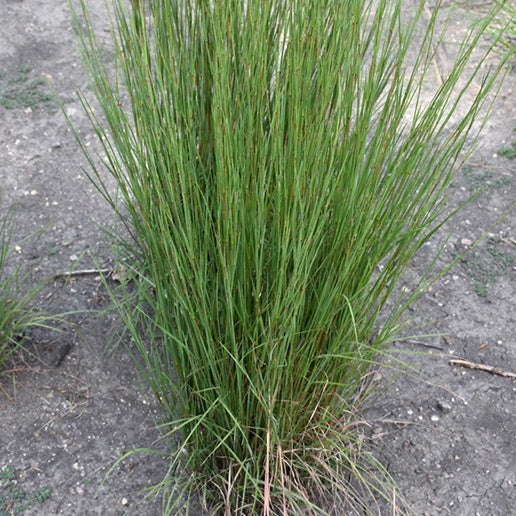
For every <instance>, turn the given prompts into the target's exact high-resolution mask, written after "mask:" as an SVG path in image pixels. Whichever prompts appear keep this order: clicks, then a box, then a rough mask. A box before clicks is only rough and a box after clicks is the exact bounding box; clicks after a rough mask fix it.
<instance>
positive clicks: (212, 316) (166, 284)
mask: <svg viewBox="0 0 516 516" xmlns="http://www.w3.org/2000/svg"><path fill="white" fill-rule="evenodd" d="M80 5H81V8H80V9H79V10H77V11H76V14H75V16H76V23H77V24H79V25H80V26H81V27H80V29H81V30H78V31H77V32H78V34H79V37H80V42H81V48H82V53H83V57H84V63H85V67H86V69H87V71H88V72H89V75H90V77H91V79H92V83H93V86H94V93H95V97H96V102H97V103H98V106H99V107H100V111H99V110H98V108H97V109H94V108H93V106H92V104H90V101H89V99H88V97H87V96H85V95H81V101H82V103H83V106H84V109H85V110H86V112H87V113H88V115H89V117H90V120H91V123H92V126H93V127H94V129H95V131H96V133H97V135H98V137H99V141H100V142H101V145H102V146H103V152H104V153H105V156H106V157H105V159H104V161H103V163H100V164H99V162H98V161H97V159H96V156H94V155H92V154H91V153H89V152H88V149H87V148H86V146H85V145H84V144H82V143H81V141H80V139H78V141H79V143H80V144H81V145H82V148H83V150H84V151H85V153H86V156H87V157H88V159H89V161H90V165H91V167H92V168H91V171H90V172H88V174H89V176H90V178H91V179H92V181H93V182H94V184H95V185H96V186H97V188H98V189H99V191H100V192H101V193H102V194H103V195H104V196H105V197H106V199H107V200H108V202H109V203H110V204H111V205H112V206H113V208H114V210H115V212H116V213H117V215H118V216H119V217H120V219H121V220H122V221H123V222H124V223H125V225H126V228H127V231H128V235H129V236H128V238H127V239H126V240H125V241H124V245H125V248H126V251H127V256H128V257H129V258H130V260H129V261H128V262H127V264H126V268H127V271H128V274H127V278H129V277H132V278H134V279H135V280H136V284H137V291H136V292H134V291H132V292H131V291H130V290H129V287H128V286H127V288H126V290H125V291H124V292H125V294H124V295H123V296H122V300H121V301H119V302H118V307H119V311H120V313H121V315H122V318H123V322H124V324H125V325H126V327H127V329H128V331H129V332H130V333H131V336H132V337H133V339H134V341H135V342H136V346H137V349H138V350H139V357H138V363H139V365H140V367H141V373H142V376H143V378H144V379H145V381H146V382H147V383H148V385H149V386H150V388H151V389H152V390H153V392H154V394H155V396H156V398H157V399H158V400H159V403H160V404H161V407H162V409H163V421H164V422H163V425H162V430H163V432H164V433H165V434H166V435H167V436H169V437H170V441H171V442H175V441H176V438H177V442H178V443H179V444H178V446H177V449H176V450H175V451H173V452H172V456H171V459H170V469H169V471H168V473H167V475H166V478H165V479H164V481H163V483H162V485H161V486H159V487H160V488H162V489H163V490H164V491H165V493H166V496H165V502H164V513H165V514H176V513H177V512H178V511H186V512H188V511H190V512H193V513H196V514H197V513H199V512H196V511H198V506H196V505H195V504H196V503H198V504H200V507H201V508H202V509H203V510H206V511H209V512H211V513H221V514H222V513H224V514H260V513H262V514H264V515H269V514H285V515H286V514H318V513H327V512H331V510H332V506H333V504H336V503H338V504H339V505H338V509H337V511H338V512H340V513H341V514H342V513H352V508H354V510H357V511H358V512H360V513H378V512H379V509H378V507H376V505H375V502H374V501H373V500H374V499H375V498H376V499H378V500H379V501H378V503H379V504H381V503H390V504H391V505H393V506H394V507H393V509H392V510H393V511H397V510H401V508H400V506H401V504H398V502H399V500H400V497H399V495H396V496H393V495H392V493H393V487H392V483H391V481H390V478H389V475H388V473H387V472H386V471H385V470H384V469H383V468H382V467H381V465H379V464H378V463H377V461H375V459H374V457H373V456H372V455H371V453H370V452H369V451H368V450H367V446H366V443H365V440H364V436H363V431H362V430H361V425H362V421H361V416H360V407H361V406H362V403H363V401H364V400H365V399H367V398H368V396H369V395H371V394H372V393H373V392H374V390H375V386H374V383H372V382H371V378H372V377H373V376H374V369H375V368H376V367H378V363H379V362H381V359H382V355H383V353H385V352H386V349H387V346H388V345H389V343H391V342H392V340H393V339H395V338H396V335H397V334H398V332H399V331H400V328H401V327H402V325H403V321H402V314H403V313H404V312H405V310H406V308H407V307H408V306H409V305H410V304H411V303H412V302H413V301H414V300H415V299H416V297H417V296H418V295H419V294H420V293H421V292H422V291H423V290H424V289H425V287H426V286H427V283H426V282H427V281H428V280H429V278H430V273H427V274H425V275H424V276H423V278H422V279H421V281H420V283H419V284H418V285H416V286H415V287H414V288H413V289H411V290H407V289H402V288H401V286H402V283H401V281H402V278H403V276H404V274H405V273H406V271H407V269H408V267H409V265H410V263H411V260H412V258H413V257H414V255H415V253H416V252H417V251H418V249H420V247H421V246H422V245H423V244H424V243H425V242H427V241H428V240H429V239H431V238H432V237H433V236H434V235H435V233H436V232H437V231H438V230H439V228H440V227H441V226H442V224H443V223H444V222H445V221H446V220H447V219H448V218H449V217H450V216H451V215H452V214H453V212H454V211H455V208H453V207H450V206H449V205H448V203H447V195H446V192H447V187H448V186H449V185H450V182H451V181H452V178H453V177H454V174H455V173H456V171H457V169H458V168H459V167H460V165H461V164H462V163H463V160H464V159H465V157H467V155H468V154H469V153H470V152H471V146H470V144H471V142H472V141H474V137H475V135H476V134H477V131H478V129H479V128H480V127H481V126H482V121H483V120H484V115H485V112H486V109H488V107H489V103H490V102H491V100H492V98H493V95H492V93H493V91H496V88H497V87H498V85H499V80H498V79H499V77H500V74H501V73H502V71H503V70H504V67H503V63H499V64H495V65H494V66H493V67H492V66H490V65H488V64H487V59H488V55H489V51H488V52H487V53H486V54H485V55H483V56H481V57H480V59H478V60H477V61H476V62H475V63H473V65H472V58H473V53H474V51H475V50H476V49H477V43H478V42H479V39H480V38H481V37H482V34H483V33H485V30H486V28H487V27H488V26H489V25H490V22H491V21H492V19H493V16H494V13H492V14H490V15H489V16H487V17H486V18H485V19H484V20H483V22H482V23H481V24H479V25H477V26H475V27H474V28H473V29H471V31H470V32H468V33H467V35H466V36H465V39H464V40H463V41H462V42H461V44H460V45H459V47H458V52H457V55H456V57H455V61H454V62H453V63H452V65H451V67H450V69H449V72H448V75H446V76H444V77H443V78H442V82H439V81H432V70H433V68H432V63H433V60H434V57H435V48H436V47H437V45H438V43H439V41H440V39H441V36H442V34H441V33H440V31H439V29H438V27H439V25H438V21H437V20H438V12H439V9H438V8H436V9H435V10H434V11H433V12H432V13H431V16H430V19H429V20H426V22H425V20H423V17H422V13H423V12H424V2H421V3H420V4H418V6H416V8H415V9H413V10H412V11H406V10H404V4H403V2H402V1H401V0H375V1H366V0H349V1H347V2H336V1H334V0H317V1H315V0H268V1H263V0H248V1H247V2H244V1H242V0H189V1H186V0H184V1H181V0H174V1H170V0H148V1H145V2H144V1H140V0H132V1H131V2H129V3H127V2H122V1H118V0H114V1H113V3H112V10H111V12H112V17H113V18H112V23H113V31H112V36H113V45H114V56H115V57H114V63H109V64H107V62H106V59H105V56H106V55H108V53H107V52H105V51H104V50H103V48H102V45H101V44H100V43H99V41H98V39H97V36H96V34H95V30H94V28H93V26H92V23H91V20H90V18H89V16H88V10H87V6H86V3H85V2H81V3H80ZM425 12H426V11H425ZM407 13H409V14H407ZM425 23H426V24H425ZM497 63H498V61H497ZM471 65H472V66H471ZM473 81H475V89H474V92H473V93H472V94H471V89H470V86H471V85H472V83H473ZM429 92H430V93H429ZM459 106H460V108H461V109H460V110H459V109H458V108H459ZM463 108H464V109H463ZM99 113H101V114H99ZM477 122H478V123H477ZM105 169H107V171H108V173H109V174H110V176H111V177H112V178H114V179H115V181H116V183H117V185H118V190H117V191H116V192H113V191H112V190H111V189H110V188H109V186H108V183H107V182H106V180H105ZM131 271H133V273H132V274H131ZM124 288H125V287H124ZM135 299H136V300H137V301H136V302H134V300H135ZM380 321H381V324H380ZM337 501H338V502H337Z"/></svg>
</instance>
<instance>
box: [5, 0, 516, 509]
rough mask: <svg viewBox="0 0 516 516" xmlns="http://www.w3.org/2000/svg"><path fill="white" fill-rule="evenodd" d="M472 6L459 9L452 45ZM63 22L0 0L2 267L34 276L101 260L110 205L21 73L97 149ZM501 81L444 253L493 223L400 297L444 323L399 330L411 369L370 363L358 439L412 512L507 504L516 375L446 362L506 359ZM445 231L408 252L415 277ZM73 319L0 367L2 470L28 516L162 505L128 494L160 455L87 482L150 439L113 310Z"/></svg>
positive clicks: (507, 100)
mask: <svg viewBox="0 0 516 516" xmlns="http://www.w3.org/2000/svg"><path fill="white" fill-rule="evenodd" d="M90 3H91V4H92V5H93V12H94V21H95V22H97V23H98V24H99V25H100V26H103V24H104V26H105V23H104V22H105V17H103V16H102V4H103V2H102V1H100V0H98V1H95V2H90ZM484 3H485V2H483V3H482V4H484ZM471 5H473V7H474V2H473V3H472V4H471ZM475 12H476V11H475V9H474V8H473V9H467V10H463V11H459V16H458V18H457V19H458V23H457V24H453V25H452V26H451V28H450V32H449V34H448V35H447V37H448V36H449V38H450V41H452V40H453V38H454V37H455V35H457V34H458V33H460V31H461V30H463V28H464V22H465V21H467V20H468V19H470V17H471V16H472V15H473V14H474V13H475ZM71 27H72V21H71V15H70V13H69V10H68V8H67V3H66V1H64V0H0V192H1V193H2V198H1V205H0V214H2V213H5V212H6V211H7V209H8V208H14V209H15V210H16V214H17V227H16V231H15V234H14V239H13V251H14V257H13V263H19V264H22V265H23V267H24V268H25V270H27V271H30V272H31V273H32V274H33V277H34V278H35V279H38V278H39V279H43V278H45V277H48V276H50V275H52V274H55V273H59V272H63V271H66V270H69V269H71V268H75V269H83V268H90V267H92V266H94V263H93V260H92V258H91V257H92V256H93V257H95V260H97V262H98V263H99V264H100V265H101V266H104V265H107V266H109V264H110V263H112V262H111V258H112V257H111V253H110V251H109V248H108V247H107V246H106V245H105V244H103V242H104V239H103V235H102V233H101V232H100V231H99V226H102V225H103V224H106V223H107V224H109V222H110V221H111V219H112V216H111V213H110V211H109V209H108V207H107V206H106V205H105V204H104V203H103V202H102V199H101V198H100V196H99V195H98V194H96V192H95V191H94V189H93V188H92V186H91V185H90V184H89V183H88V180H87V179H86V178H85V176H84V173H83V172H82V170H81V167H82V166H84V165H85V163H84V159H83V157H82V155H81V152H80V151H79V149H78V147H77V144H76V142H75V140H74V138H73V136H72V134H71V132H70V130H69V129H68V128H67V125H66V122H65V120H64V117H63V115H62V113H61V112H60V111H59V109H58V108H57V107H56V105H55V103H54V102H52V101H47V100H46V98H45V96H44V93H45V92H48V87H47V86H46V85H45V84H44V83H38V82H36V83H33V82H32V81H40V80H41V79H46V80H49V81H50V82H51V84H52V85H53V87H54V88H55V89H56V91H57V93H58V94H59V96H60V98H61V100H62V102H63V103H64V108H65V110H66V112H67V114H68V116H69V117H70V119H71V121H72V122H73V123H74V125H75V127H76V128H78V130H79V133H80V134H81V136H82V137H83V138H85V141H86V142H92V143H91V144H92V145H94V143H93V142H94V136H93V132H92V130H91V128H90V127H89V125H88V123H87V120H86V119H85V117H84V115H83V113H82V111H81V109H80V105H79V104H78V102H77V101H76V100H75V99H74V91H75V90H76V89H77V88H78V87H79V88H86V89H87V81H86V80H85V77H84V74H83V73H82V71H81V67H80V62H79V59H78V56H77V52H76V50H75V43H74V35H73V31H72V28H71ZM102 34H103V35H104V36H105V37H107V36H108V34H107V32H103V33H102ZM447 58H448V57H447V52H446V49H443V50H442V52H441V53H440V55H439V62H438V63H437V64H438V66H439V67H440V68H441V70H443V71H445V69H446V64H447ZM513 84H514V71H513V72H512V73H511V74H510V76H509V78H508V80H507V83H506V84H505V86H504V89H503V90H502V93H501V95H500V97H499V99H498V100H497V102H496V104H495V107H494V109H493V112H492V114H491V116H490V119H489V122H488V124H487V127H486V130H485V131H484V135H483V136H482V138H481V140H480V142H479V146H478V149H477V150H476V151H475V153H474V154H473V155H472V157H471V158H470V160H469V162H468V166H467V167H466V168H465V169H463V170H462V171H461V172H460V173H459V174H458V177H457V180H456V183H455V184H454V187H453V188H452V193H451V195H452V199H453V202H455V203H460V202H461V201H464V200H465V199H466V198H467V197H468V196H469V195H470V194H471V193H473V192H474V191H475V189H477V188H478V187H481V186H484V187H485V191H484V192H483V193H482V194H480V196H479V197H478V198H477V199H476V200H475V201H474V202H472V203H471V204H469V205H468V206H467V207H466V208H465V210H464V211H463V212H462V214H461V216H460V219H459V220H457V221H456V223H455V224H454V225H453V226H449V227H448V228H446V231H445V234H450V235H451V238H450V241H449V243H448V246H447V249H446V250H445V252H444V253H443V256H442V259H441V265H444V264H445V263H448V262H449V261H450V260H451V259H452V258H453V256H455V253H457V252H461V251H464V250H465V249H466V248H467V247H469V246H471V243H472V242H474V241H475V240H476V239H477V238H479V237H481V236H482V235H483V234H484V233H485V232H486V231H489V232H490V233H492V237H491V238H490V239H488V240H486V241H484V242H483V243H482V244H481V245H479V246H478V247H477V248H476V249H475V250H474V251H473V252H472V253H470V254H469V255H467V256H466V257H465V258H464V259H463V260H462V261H461V262H460V263H459V264H458V265H457V266H456V267H455V268H454V269H453V270H452V271H450V272H449V273H448V274H446V275H445V276H444V277H443V278H442V279H441V280H439V281H438V282H437V283H436V284H434V285H433V287H432V289H431V291H429V292H427V293H426V294H425V295H424V296H423V297H422V298H421V299H420V300H419V301H418V303H417V304H416V305H415V306H414V310H413V311H412V313H411V315H412V316H414V317H415V320H416V321H420V322H427V323H428V326H427V327H426V328H425V329H424V330H423V331H424V332H426V333H430V334H437V333H442V334H443V335H444V336H439V337H438V336H435V337H426V338H422V339H420V340H419V341H418V342H414V341H413V339H408V340H407V341H404V342H399V343H397V344H396V348H397V349H399V350H400V351H401V350H405V351H407V350H408V351H410V352H409V353H408V354H404V355H403V358H404V360H407V361H409V362H410V363H411V364H413V365H414V366H415V367H417V368H419V369H420V370H421V371H422V372H423V373H424V375H425V376H426V381H424V382H423V381H421V380H413V379H411V378H410V377H396V375H395V374H394V373H392V372H390V371H389V370H388V369H386V370H384V371H382V375H383V379H382V380H381V381H379V385H378V388H379V389H381V388H384V389H385V391H384V392H383V394H382V395H381V397H380V399H379V400H377V401H376V402H374V403H373V404H372V406H371V408H370V409H369V412H368V413H367V416H368V418H369V419H370V420H371V421H372V422H371V427H370V438H371V440H372V442H373V445H374V446H375V448H376V450H377V453H378V455H379V456H380V457H381V458H382V460H383V461H384V463H385V464H386V466H387V467H388V470H389V472H390V473H391V474H392V475H393V477H394V478H395V480H396V481H397V482H398V484H399V486H400V487H401V491H402V492H403V494H404V495H405V497H406V499H407V501H408V502H409V503H410V504H411V505H412V507H413V509H414V512H415V513H416V514H428V515H433V514H454V515H464V516H469V515H477V514H478V515H481V516H490V515H500V516H505V515H510V514H514V513H515V509H514V508H515V507H516V489H515V487H516V446H515V435H516V423H515V421H516V418H515V412H516V403H515V394H516V384H515V382H514V380H512V379H511V378H508V377H504V376H500V375H497V374H490V373H489V372H485V371H478V370H472V369H468V368H464V367H454V366H452V365H450V363H449V361H450V359H452V358H456V357H461V358H465V359H468V360H470V361H472V362H477V363H482V364H486V365H491V366H495V367H498V368H501V369H502V370H504V371H508V372H513V373H515V372H516V348H515V336H514V335H515V333H516V332H515V306H514V294H515V282H514V279H515V270H516V263H515V260H514V258H515V254H516V253H515V250H516V249H515V238H516V233H515V230H514V227H515V226H514V224H515V213H514V211H512V212H510V213H509V215H508V217H507V218H506V219H505V220H504V221H503V222H502V223H501V224H498V225H497V226H495V227H493V225H494V222H495V221H496V220H497V218H498V217H499V216H500V215H501V214H502V213H503V212H505V211H506V210H507V209H508V208H509V207H510V206H511V203H513V202H514V198H515V192H516V185H515V182H514V161H513V160H510V159H509V158H507V157H504V156H501V155H500V154H499V152H498V151H499V149H500V148H502V147H505V146H508V145H509V144H510V143H511V142H513V141H515V140H516V133H515V132H514V129H515V126H516V118H515V116H514V115H515V107H514V101H513V91H512V88H513ZM10 92H14V95H11V94H10ZM31 103H32V105H30V106H29V104H31ZM443 234H444V233H443ZM442 238H443V236H442V235H439V236H438V237H436V238H435V241H431V242H429V243H428V246H427V248H426V249H423V250H422V253H421V254H420V255H419V256H418V259H417V260H416V263H415V265H414V270H413V271H412V272H413V274H415V275H417V274H418V273H420V272H421V271H422V268H423V266H424V264H425V263H426V259H427V256H428V255H427V253H428V252H429V251H430V250H431V249H435V247H436V246H437V245H438V242H439V241H442ZM14 246H18V247H14ZM40 304H41V305H43V306H44V307H45V308H46V309H47V310H48V311H51V312H52V311H53V312H62V311H70V310H92V309H93V310H94V309H102V308H104V307H106V306H107V299H106V294H105V291H104V289H103V287H102V285H101V283H100V282H99V280H98V278H97V277H95V275H85V276H78V277H75V278H73V279H69V280H66V281H65V279H63V278H57V279H55V280H53V281H51V282H50V283H49V285H47V287H46V288H45V289H44V292H43V295H42V297H41V301H40ZM71 320H72V322H73V323H74V324H73V325H72V326H70V325H64V324H61V326H62V328H63V331H62V332H59V333H58V332H54V333H50V332H48V331H43V330H37V331H34V332H33V334H32V338H31V343H30V351H31V352H32V353H34V354H36V355H37V356H38V357H39V359H38V360H36V359H35V358H34V357H31V356H30V355H29V354H28V353H25V354H24V355H23V356H20V357H18V358H17V362H16V364H15V367H16V368H17V369H18V370H17V372H11V373H5V372H4V373H3V374H2V375H1V377H0V470H1V469H2V468H3V467H5V466H8V465H12V466H14V467H15V468H16V472H17V475H18V480H19V484H18V485H19V486H20V487H21V488H22V489H23V490H24V491H25V492H26V493H34V492H36V491H37V490H38V489H40V488H42V487H44V486H49V487H51V488H52V493H51V496H50V498H49V499H48V500H46V501H44V502H37V501H36V502H35V503H34V504H33V507H32V508H31V509H29V510H28V511H27V512H26V514H33V515H48V514H63V515H95V514H98V515H101V514H102V515H121V514H141V515H149V516H154V515H159V514H160V506H159V503H157V502H154V503H151V504H150V505H142V504H137V502H138V500H139V499H140V498H141V496H142V494H141V490H142V489H143V488H144V487H146V486H148V485H149V484H152V483H156V482H158V481H159V480H160V479H161V478H162V476H163V474H164V472H165V469H166V461H164V460H163V459H161V458H160V457H158V456H151V457H150V456H147V455H138V456H136V457H134V458H133V459H131V460H129V461H126V462H123V463H122V464H121V465H120V466H118V467H117V468H116V469H115V471H114V473H113V474H112V475H111V476H110V477H108V479H107V480H106V481H105V483H104V484H102V486H100V482H101V481H102V479H103V478H104V474H105V473H106V472H107V470H108V469H109V467H110V466H111V465H113V463H114V461H115V460H116V459H117V458H118V457H119V456H120V450H122V449H128V448H134V447H146V446H155V447H157V448H160V447H162V445H161V443H160V442H159V434H158V433H157V431H156V430H155V429H154V425H155V422H156V421H157V417H158V416H157V414H158V412H157V407H156V406H155V403H154V401H153V400H152V398H151V397H150V396H149V397H147V396H146V395H145V389H143V390H142V389H141V387H140V384H139V382H138V379H137V377H136V374H135V372H134V367H133V365H132V363H131V361H130V359H129V358H128V356H127V354H126V353H124V352H123V351H122V350H118V351H115V352H114V353H111V354H109V355H108V354H106V353H104V350H105V345H106V342H107V340H108V339H109V336H110V335H111V334H112V333H113V331H114V325H115V322H116V321H114V320H113V317H112V316H109V315H104V316H100V317H94V316H93V315H91V314H90V315H88V314H86V313H82V314H76V315H73V316H72V317H71ZM99 486H100V487H99ZM381 512H382V513H384V512H383V511H381ZM0 514H1V511H0ZM385 514H387V513H386V512H385ZM389 514H390V513H389Z"/></svg>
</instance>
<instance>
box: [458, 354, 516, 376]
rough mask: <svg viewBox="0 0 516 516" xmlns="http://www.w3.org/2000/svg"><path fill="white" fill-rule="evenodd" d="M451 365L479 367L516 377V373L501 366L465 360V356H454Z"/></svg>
mask: <svg viewBox="0 0 516 516" xmlns="http://www.w3.org/2000/svg"><path fill="white" fill-rule="evenodd" d="M450 365H456V366H462V367H467V368H469V369H478V370H479V371H487V372H488V373H491V374H497V375H499V376H505V377H506V378H516V374H514V373H509V372H507V371H503V370H502V369H500V368H499V367H493V366H489V365H485V364H477V363H475V362H470V361H469V360H465V359H463V358H453V359H452V360H450Z"/></svg>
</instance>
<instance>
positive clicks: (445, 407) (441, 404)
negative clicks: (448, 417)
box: [437, 400, 452, 412]
mask: <svg viewBox="0 0 516 516" xmlns="http://www.w3.org/2000/svg"><path fill="white" fill-rule="evenodd" d="M437 408H438V409H439V410H440V411H441V412H450V410H451V409H452V407H451V405H450V404H448V403H446V402H445V401H441V400H439V401H438V402H437Z"/></svg>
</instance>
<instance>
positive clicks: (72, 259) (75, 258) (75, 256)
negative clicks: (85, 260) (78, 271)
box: [69, 254, 78, 262]
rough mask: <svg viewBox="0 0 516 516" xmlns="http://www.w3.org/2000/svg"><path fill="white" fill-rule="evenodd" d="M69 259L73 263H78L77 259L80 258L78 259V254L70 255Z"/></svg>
mask: <svg viewBox="0 0 516 516" xmlns="http://www.w3.org/2000/svg"><path fill="white" fill-rule="evenodd" d="M69 259H70V261H71V262H76V261H77V259H78V257H77V255H76V254H72V255H70V258H69Z"/></svg>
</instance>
